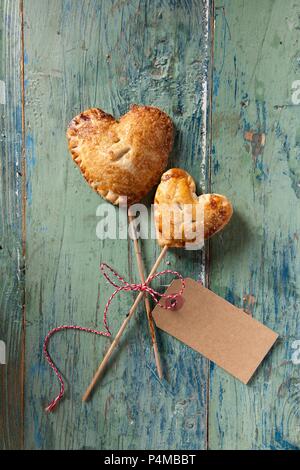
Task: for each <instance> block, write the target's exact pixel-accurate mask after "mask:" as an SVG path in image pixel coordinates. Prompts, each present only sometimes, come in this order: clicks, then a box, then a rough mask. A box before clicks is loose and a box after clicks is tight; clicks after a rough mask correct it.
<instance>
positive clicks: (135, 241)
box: [128, 208, 162, 379]
mask: <svg viewBox="0 0 300 470" xmlns="http://www.w3.org/2000/svg"><path fill="white" fill-rule="evenodd" d="M128 217H129V222H133V221H134V217H133V215H132V214H131V213H130V208H129V210H128ZM131 227H132V230H133V244H134V252H135V255H136V260H137V265H138V270H139V274H140V278H141V281H142V282H145V275H144V272H145V268H144V263H143V258H142V253H141V249H140V244H139V242H138V239H137V236H136V229H135V225H134V223H132V224H131ZM144 298H145V307H146V313H147V319H148V325H149V330H150V335H151V340H152V345H153V351H154V358H155V363H156V369H157V373H158V377H159V378H160V379H162V367H161V362H160V356H159V351H158V345H157V339H156V333H155V327H154V322H153V318H152V313H151V306H150V301H149V297H148V295H147V294H144Z"/></svg>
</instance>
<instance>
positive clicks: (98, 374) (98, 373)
mask: <svg viewBox="0 0 300 470" xmlns="http://www.w3.org/2000/svg"><path fill="white" fill-rule="evenodd" d="M167 251H168V247H167V246H164V247H163V249H162V250H161V252H160V255H159V256H158V258H157V260H156V261H155V263H154V265H153V267H152V269H151V272H150V274H149V276H148V277H147V281H148V280H149V278H150V277H151V276H153V274H155V272H156V270H157V268H158V266H159V265H160V263H161V261H162V259H163V258H164V256H165V254H166V252H167ZM143 297H144V292H140V293H139V295H138V296H137V298H136V299H135V302H134V304H133V305H132V307H131V309H130V310H129V313H128V315H127V317H126V318H125V320H124V321H123V323H122V325H121V328H120V329H119V331H118V333H117V334H116V337H115V339H114V340H113V342H112V343H111V345H110V347H109V349H108V351H107V353H106V354H105V356H104V358H103V360H102V362H101V363H100V365H99V367H98V369H97V371H96V373H95V375H94V377H93V379H92V381H91V383H90V385H89V386H88V388H87V389H86V391H85V393H84V395H83V397H82V401H87V399H88V398H89V396H90V393H91V391H92V390H93V388H94V386H95V384H96V382H97V381H98V379H99V378H100V377H101V375H102V373H103V371H104V369H105V366H106V364H107V363H108V361H109V358H110V356H111V355H112V353H113V351H114V349H115V347H116V346H117V345H118V343H119V341H120V339H121V336H122V334H123V332H124V330H125V328H126V326H127V324H128V323H129V321H130V319H131V317H132V316H133V314H134V312H135V311H136V309H137V306H138V304H139V303H140V301H141V300H142V299H143Z"/></svg>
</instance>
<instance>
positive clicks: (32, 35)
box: [24, 0, 207, 449]
mask: <svg viewBox="0 0 300 470" xmlns="http://www.w3.org/2000/svg"><path fill="white" fill-rule="evenodd" d="M187 6H188V7H189V9H190V11H189V14H188V15H186V14H184V11H185V8H186V7H187ZM204 14H205V9H204V8H203V7H202V6H201V3H199V2H198V1H195V2H187V3H182V2H170V1H167V2H160V1H154V2H153V1H151V2H139V1H125V2H115V1H114V2H111V1H94V0H91V1H84V2H82V1H77V0H75V1H74V0H73V1H66V0H64V1H61V0H56V1H53V0H51V1H48V0H47V1H45V0H43V1H38V2H37V1H36V0H27V1H25V3H24V25H25V29H24V38H25V99H26V103H25V116H26V162H27V206H26V312H27V313H26V316H27V319H28V321H30V326H28V328H27V330H26V363H27V364H28V366H27V367H26V384H27V386H26V388H25V406H26V409H25V418H26V420H25V446H26V448H81V449H82V448H106V449H107V448H112V449H113V448H130V449H132V448H177V447H183V448H192V447H194V446H196V447H197V448H205V447H206V410H207V408H206V375H207V361H206V360H204V359H203V358H201V357H199V355H197V354H196V353H194V352H192V351H191V350H189V349H188V348H186V347H184V346H183V345H181V344H179V343H177V342H176V341H174V340H173V339H171V338H169V337H167V336H163V335H159V337H160V349H161V351H162V357H163V358H165V360H164V370H165V374H166V377H167V380H165V381H164V382H163V383H160V382H159V380H158V378H157V376H156V371H155V364H154V360H153V355H152V351H151V348H150V342H149V334H148V327H147V322H146V317H145V315H144V314H143V309H142V308H141V309H140V314H139V315H137V316H136V318H135V320H134V321H133V322H132V324H131V325H130V329H129V330H128V331H127V333H126V335H125V337H124V340H123V341H122V345H121V347H120V350H119V351H118V353H117V354H116V355H115V358H114V359H113V361H112V363H111V366H110V368H109V370H108V371H107V373H106V375H105V377H104V378H103V380H102V381H101V384H100V386H99V387H98V388H97V392H96V393H95V394H94V397H93V400H92V401H91V402H90V403H88V404H84V405H83V404H82V403H81V396H82V393H83V392H84V390H85V388H86V387H87V385H88V384H89V381H90V380H91V377H92V375H93V373H94V371H95V369H96V367H97V366H98V363H99V360H100V358H101V357H102V356H103V354H104V352H105V351H106V349H107V348H108V345H109V340H107V339H105V338H98V337H91V336H90V335H85V334H84V333H83V334H78V333H75V334H73V333H72V332H68V333H66V334H65V333H62V334H59V335H57V336H56V337H55V338H54V339H53V341H52V342H51V351H52V352H53V354H54V358H55V359H56V361H57V364H58V366H59V367H60V368H61V369H62V371H63V373H64V375H65V377H66V379H67V394H66V399H65V400H64V403H63V404H62V406H60V407H59V408H58V409H57V412H56V413H54V414H52V415H46V414H45V413H44V411H43V407H44V406H45V405H46V404H47V401H48V400H49V398H53V396H54V395H55V393H56V392H57V389H58V385H57V381H56V379H55V377H54V376H53V374H52V373H50V371H49V368H48V367H47V366H46V364H45V360H44V358H43V357H42V355H41V348H42V340H43V337H44V336H45V334H46V333H47V331H48V330H49V329H50V328H52V327H53V326H54V325H59V324H62V323H71V324H83V325H87V326H95V325H97V326H99V327H102V312H103V308H104V305H105V303H106V300H107V295H108V292H112V290H111V289H110V288H107V285H106V283H105V282H104V280H103V278H100V274H99V264H100V262H101V261H106V262H108V263H110V264H112V265H113V266H115V267H116V268H117V269H118V271H119V272H120V273H122V274H124V275H125V276H126V277H127V278H129V279H135V280H137V279H138V274H137V269H136V265H135V261H134V255H133V251H132V247H131V246H130V244H128V243H127V241H126V240H123V241H120V240H115V241H111V240H106V241H104V242H102V241H100V240H98V239H97V237H96V224H97V222H98V219H97V218H96V215H95V214H96V209H97V206H98V205H99V204H101V203H102V200H101V199H100V198H99V197H98V196H97V194H95V193H94V192H93V191H91V189H90V188H89V187H88V186H87V185H86V183H85V182H84V180H83V178H82V176H81V175H80V173H79V172H78V169H77V168H75V167H74V164H73V163H72V160H71V158H70V156H69V154H68V151H67V145H66V139H65V129H66V126H67V123H68V122H69V120H70V119H71V118H72V117H73V116H74V115H75V114H77V113H78V112H79V111H80V110H83V109H86V108H88V107H90V106H99V107H101V108H103V109H105V110H106V111H108V112H111V113H113V114H115V115H116V116H119V115H120V114H122V113H124V112H126V111H127V110H128V108H129V106H130V104H132V103H145V104H152V105H157V106H160V107H162V108H163V109H165V110H166V111H167V112H168V113H170V114H171V115H172V116H173V117H174V121H175V123H176V125H177V127H178V129H179V130H178V134H177V138H176V144H175V149H174V152H173V156H172V159H171V162H172V166H173V165H179V164H180V165H182V166H184V167H185V168H187V169H190V170H192V171H193V174H194V175H195V177H196V178H198V179H200V177H201V175H202V171H201V165H202V163H203V162H202V154H201V144H202V140H201V132H200V131H201V117H202V114H201V97H202V90H201V77H200V71H201V70H202V69H203V70H204V61H205V60H206V49H207V48H206V46H207V41H205V40H204V35H205V28H206V26H207V25H206V23H205V16H204ZM37 19H38V25H39V26H38V27H37ZM166 24H168V30H166ZM41 31H42V32H43V37H44V38H45V40H43V41H41ZM191 135H192V136H193V138H192V139H191V138H190V136H191ZM204 157H205V156H204ZM145 245H146V244H145ZM157 253H158V249H157V247H156V246H155V242H154V241H151V240H150V241H149V242H148V243H147V246H146V247H145V256H146V264H147V266H148V268H149V267H150V265H151V264H152V263H153V260H154V259H155V257H156V256H157ZM175 257H176V259H178V261H176V265H177V266H178V269H180V271H182V272H184V273H185V274H189V275H192V276H195V275H197V274H198V273H199V272H200V271H201V269H202V268H201V253H197V254H196V255H194V256H193V257H192V259H191V257H189V259H186V257H184V256H183V253H177V254H170V256H169V257H168V259H169V261H170V263H171V265H175ZM99 290H100V294H101V295H100V301H98V294H99ZM132 299H133V297H132V296H131V295H130V294H128V295H127V296H126V295H123V296H119V297H118V299H117V300H116V301H115V302H114V306H113V307H112V309H111V314H110V326H111V330H112V332H116V331H117V328H118V326H119V325H120V324H121V321H122V319H123V318H124V316H125V315H126V313H127V311H128V309H129V307H130V305H131V303H132ZM55 351H56V353H55ZM166 358H167V363H166Z"/></svg>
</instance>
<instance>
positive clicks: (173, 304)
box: [165, 295, 184, 310]
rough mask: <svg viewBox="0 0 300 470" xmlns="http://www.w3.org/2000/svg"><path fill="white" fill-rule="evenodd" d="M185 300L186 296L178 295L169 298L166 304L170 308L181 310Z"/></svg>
mask: <svg viewBox="0 0 300 470" xmlns="http://www.w3.org/2000/svg"><path fill="white" fill-rule="evenodd" d="M183 302H184V298H183V297H182V295H179V296H178V297H176V299H167V300H166V302H165V306H166V307H168V308H169V309H170V310H179V309H180V308H181V307H182V305H183Z"/></svg>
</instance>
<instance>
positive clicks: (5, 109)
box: [0, 0, 24, 449]
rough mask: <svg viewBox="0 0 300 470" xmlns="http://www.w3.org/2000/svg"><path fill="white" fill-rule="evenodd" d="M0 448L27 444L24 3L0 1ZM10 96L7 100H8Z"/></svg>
mask: <svg viewBox="0 0 300 470" xmlns="http://www.w3.org/2000/svg"><path fill="white" fill-rule="evenodd" d="M0 55H1V60H0V77H1V79H3V80H2V81H1V82H0V104H1V107H0V111H1V115H0V148H1V162H0V266H1V269H0V340H1V341H3V342H4V343H5V353H6V354H5V355H6V358H5V359H6V364H5V365H2V364H1V363H0V449H19V448H21V447H22V446H23V432H22V431H23V427H22V424H23V397H22V387H23V382H22V381H23V361H22V359H23V328H22V322H23V312H22V305H23V298H24V265H23V261H22V259H23V258H22V218H21V214H22V199H21V198H22V174H21V166H22V162H21V155H22V117H21V116H22V97H21V86H20V84H21V76H20V68H19V61H20V59H21V22H20V11H19V2H17V1H16V2H11V1H9V0H5V1H2V2H0ZM5 84H6V86H5ZM5 96H7V99H5Z"/></svg>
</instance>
